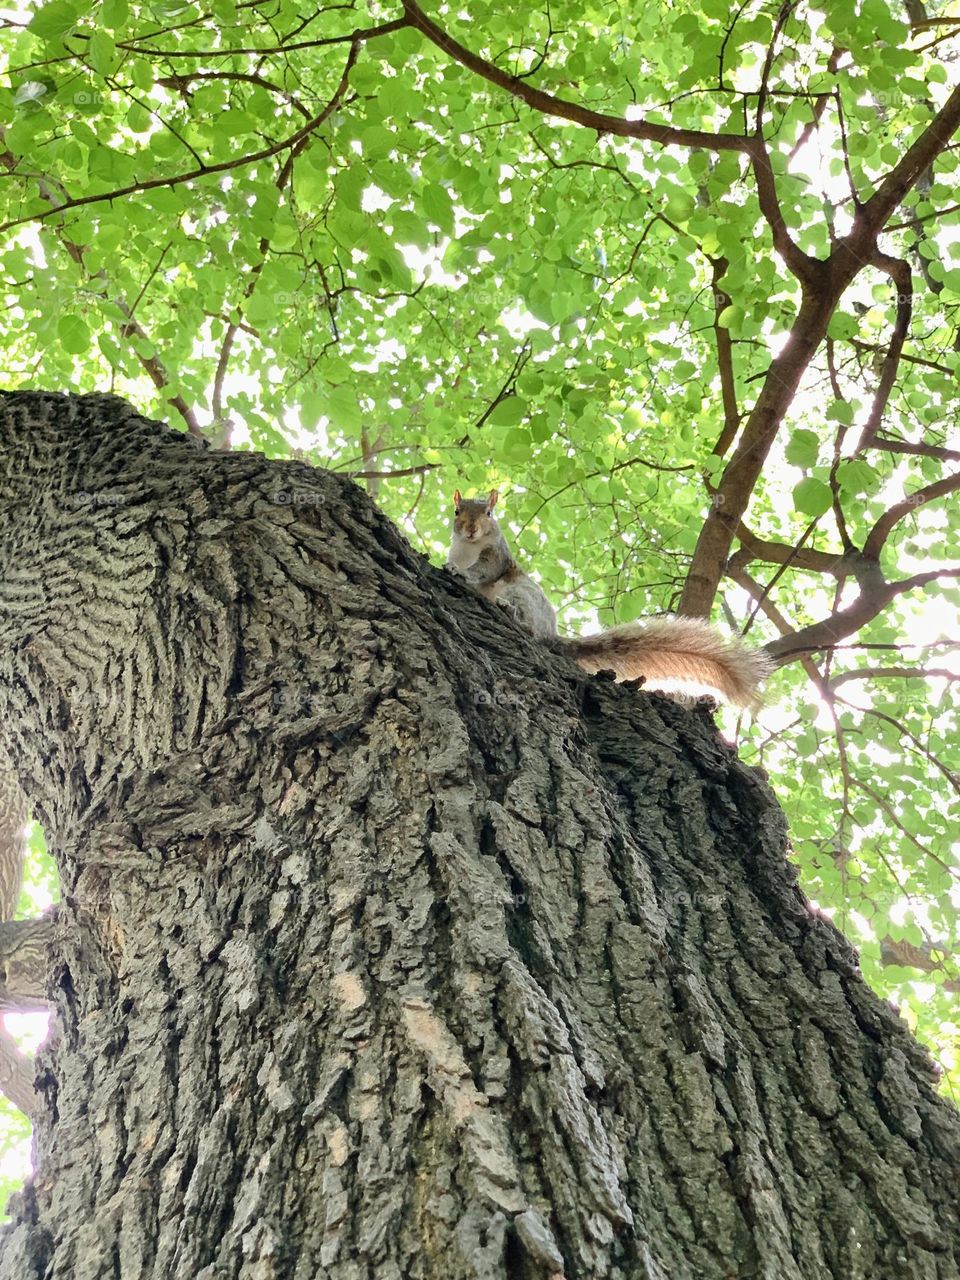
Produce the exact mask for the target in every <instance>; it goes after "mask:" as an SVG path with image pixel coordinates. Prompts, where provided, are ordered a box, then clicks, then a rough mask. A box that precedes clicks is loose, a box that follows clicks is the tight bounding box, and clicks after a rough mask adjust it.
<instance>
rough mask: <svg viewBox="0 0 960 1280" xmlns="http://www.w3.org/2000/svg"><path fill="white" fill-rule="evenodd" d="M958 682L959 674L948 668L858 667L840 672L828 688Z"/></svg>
mask: <svg viewBox="0 0 960 1280" xmlns="http://www.w3.org/2000/svg"><path fill="white" fill-rule="evenodd" d="M886 679H900V680H960V672H958V671H951V670H950V669H949V668H948V667H928V668H923V667H860V668H859V669H858V670H856V671H841V673H840V674H839V675H838V676H834V677H833V678H832V679H831V681H830V688H831V689H836V688H837V687H838V686H839V685H841V684H848V683H849V682H850V681H851V680H886Z"/></svg>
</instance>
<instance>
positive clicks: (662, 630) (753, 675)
mask: <svg viewBox="0 0 960 1280" xmlns="http://www.w3.org/2000/svg"><path fill="white" fill-rule="evenodd" d="M551 647H556V648H557V649H559V650H560V652H561V653H566V654H568V655H569V656H570V657H571V658H573V660H574V662H577V663H579V665H580V666H581V667H583V669H584V670H585V671H590V672H596V671H612V672H613V673H614V674H615V675H616V676H617V678H618V679H619V680H637V679H639V678H640V677H641V676H642V677H643V678H644V679H646V680H647V681H649V683H650V684H651V685H653V686H656V685H658V684H659V683H660V682H661V681H666V682H669V683H670V684H676V683H678V682H679V683H686V682H688V681H689V682H690V683H691V684H695V685H708V686H709V687H710V688H711V689H715V690H716V691H717V692H718V693H720V694H721V695H722V696H723V697H724V698H725V699H726V700H727V701H728V702H731V703H733V704H734V706H738V707H750V708H756V707H757V706H758V705H759V698H758V696H757V686H758V685H759V684H760V682H761V680H763V679H764V677H765V676H767V675H769V674H770V672H771V671H772V670H773V666H772V664H771V663H770V662H769V660H768V659H767V658H766V657H765V656H764V654H762V653H761V652H760V651H759V650H757V649H749V648H747V646H746V645H744V644H741V643H740V641H739V640H732V639H727V637H726V636H723V635H721V634H720V632H719V631H715V630H714V629H713V627H711V626H709V625H708V624H707V623H706V622H699V621H697V619H695V618H651V619H650V621H649V622H643V623H629V624H627V625H626V626H623V627H614V628H612V630H610V631H603V632H601V633H600V634H599V635H595V636H579V637H569V638H567V637H565V638H561V639H560V640H558V641H554V643H553V645H552V646H551Z"/></svg>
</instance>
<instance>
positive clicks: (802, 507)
mask: <svg viewBox="0 0 960 1280" xmlns="http://www.w3.org/2000/svg"><path fill="white" fill-rule="evenodd" d="M832 502H833V498H832V496H831V493H830V487H829V485H825V484H824V483H823V481H822V480H815V479H813V477H812V476H811V477H808V478H807V479H806V480H801V481H800V483H799V484H798V485H796V486H795V488H794V490H793V505H794V507H795V508H796V509H797V511H800V512H802V513H803V514H804V515H805V516H811V517H813V516H822V515H823V513H824V512H825V511H829V510H830V506H831V504H832Z"/></svg>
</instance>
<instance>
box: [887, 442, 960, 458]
mask: <svg viewBox="0 0 960 1280" xmlns="http://www.w3.org/2000/svg"><path fill="white" fill-rule="evenodd" d="M872 447H873V448H874V449H883V450H884V451H885V452H886V453H911V454H916V455H917V456H918V457H921V458H936V459H937V460H938V461H940V462H960V449H942V448H941V447H940V446H939V445H936V444H924V443H923V442H922V441H918V442H917V443H914V442H913V441H911V440H891V439H890V438H889V436H877V437H876V439H875V440H874V441H873V446H872Z"/></svg>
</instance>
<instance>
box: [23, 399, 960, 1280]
mask: <svg viewBox="0 0 960 1280" xmlns="http://www.w3.org/2000/svg"><path fill="white" fill-rule="evenodd" d="M0 723H2V725H3V726H4V731H5V733H6V737H7V739H8V741H7V746H8V748H9V752H10V757H11V759H12V760H13V762H14V764H15V766H16V769H17V772H18V774H19V777H20V779H21V782H22V784H23V787H24V790H25V792H26V793H27V795H28V796H29V797H30V799H31V800H32V802H33V805H34V810H35V812H36V814H37V816H38V817H39V818H40V820H41V821H42V822H43V823H44V825H45V828H46V831H47V835H48V840H49V843H50V847H51V848H52V849H53V850H54V851H55V853H56V857H57V861H58V865H59V868H60V873H61V876H62V879H63V895H64V896H63V906H62V918H61V924H60V929H59V933H60V938H59V941H58V944H57V953H56V956H55V958H54V969H53V975H52V980H51V982H52V986H51V995H52V998H53V1004H54V1016H53V1031H52V1034H51V1038H50V1042H49V1044H48V1045H47V1046H46V1048H44V1049H43V1050H42V1051H41V1053H40V1056H39V1061H38V1079H37V1088H38V1090H39V1093H40V1097H39V1101H38V1115H37V1120H36V1147H37V1173H36V1177H35V1178H34V1180H33V1181H32V1182H31V1183H29V1184H28V1186H27V1188H26V1189H25V1191H24V1192H23V1194H22V1195H21V1196H19V1197H18V1198H16V1200H15V1202H14V1205H13V1208H12V1215H13V1221H12V1223H11V1225H10V1227H9V1228H8V1229H7V1230H6V1233H5V1235H4V1236H3V1238H2V1244H0V1278H2V1280H14V1278H15V1280H26V1278H28V1277H38V1278H39V1277H43V1278H44V1280H55V1278H56V1280H61V1278H62V1280H68V1278H69V1280H94V1278H96V1280H99V1278H100V1277H103V1278H104V1280H106V1278H107V1277H110V1278H111V1280H117V1278H119V1280H145V1278H147V1277H155V1278H160V1277H163V1278H167V1277H177V1278H178V1280H179V1278H181V1277H182V1278H183V1280H234V1278H235V1277H238V1278H239V1277H242V1278H243V1280H247V1278H250V1280H254V1278H255V1280H294V1278H295V1280H318V1278H324V1280H326V1278H329V1280H360V1277H376V1278H377V1280H434V1278H436V1280H440V1278H441V1277H443V1280H468V1278H469V1280H479V1278H480V1277H483V1278H485V1280H487V1278H489V1280H499V1278H500V1277H519V1278H521V1280H534V1278H543V1280H546V1278H547V1277H566V1278H567V1280H587V1278H589V1280H594V1278H595V1277H610V1278H611V1280H612V1278H614V1277H616V1278H618V1280H635V1278H638V1280H639V1278H643V1280H654V1278H657V1280H686V1278H687V1277H689V1278H690V1280H694V1278H696V1280H721V1278H727V1277H740V1278H744V1277H764V1278H765V1280H795V1278H799V1277H805V1278H806V1277H810V1280H823V1278H824V1277H837V1280H841V1278H842V1280H856V1278H857V1277H862V1278H863V1280H885V1278H887V1277H889V1278H890V1280H905V1278H912V1277H918V1278H919V1277H922V1278H923V1280H934V1278H936V1280H947V1278H948V1277H958V1276H960V1231H958V1221H957V1208H956V1206H955V1204H954V1194H953V1193H954V1189H955V1184H956V1177H957V1171H958V1164H960V1161H958V1152H960V1125H958V1117H957V1116H956V1114H955V1113H954V1112H953V1110H952V1109H951V1108H950V1107H949V1106H948V1105H947V1104H945V1103H944V1102H943V1101H942V1100H939V1099H938V1098H937V1097H936V1096H935V1094H934V1090H933V1071H932V1067H931V1063H930V1061H929V1059H928V1057H927V1055H926V1053H925V1052H924V1051H923V1050H922V1049H921V1048H920V1047H919V1046H918V1045H917V1043H916V1042H915V1041H914V1040H913V1039H912V1038H911V1037H910V1035H909V1033H908V1032H907V1030H906V1028H905V1027H904V1025H903V1024H902V1023H901V1022H900V1020H899V1019H898V1018H897V1017H896V1015H895V1014H894V1013H893V1012H892V1011H891V1010H890V1008H889V1007H888V1006H887V1005H886V1004H884V1003H883V1002H882V1001H881V1000H879V999H878V998H877V997H876V996H875V995H874V994H873V993H872V992H871V991H870V990H869V989H868V988H867V987H866V986H865V985H864V983H863V981H862V979H861V977H860V976H859V973H858V970H857V963H856V958H855V956H854V954H853V953H852V951H851V950H850V948H849V946H848V945H847V944H846V943H845V942H844V940H843V938H842V937H841V936H840V935H839V934H838V933H837V931H836V930H835V929H834V928H833V927H832V926H831V925H830V924H829V923H828V922H827V921H825V920H824V919H822V918H821V917H820V916H818V914H817V913H816V912H815V911H814V910H812V909H811V907H810V906H809V904H807V903H806V902H805V901H804V899H803V897H802V896H801V894H800V893H799V892H798V890H797V888H796V887H795V884H794V878H793V874H792V872H791V870H790V868H789V867H788V865H787V863H786V862H785V859H784V847H785V834H784V823H783V818H782V815H781V813H780V811H779V809H778V807H777V805H776V803H775V802H774V799H773V797H772V795H771V793H770V791H769V790H768V788H767V786H766V785H765V784H764V782H763V780H762V778H761V777H760V776H759V775H758V773H757V772H756V771H754V770H752V769H749V768H746V767H745V766H744V765H742V764H741V763H740V762H739V761H738V760H737V759H736V757H735V755H734V754H733V752H732V751H731V750H730V748H729V747H728V746H727V745H726V744H725V743H724V742H723V741H722V739H720V738H719V737H718V735H717V733H716V730H715V728H714V726H713V724H712V722H711V719H710V716H709V714H708V713H707V712H706V711H705V710H703V709H700V710H693V711H691V710H687V709H684V708H683V707H681V706H679V705H678V704H676V703H674V702H671V701H670V700H668V699H667V698H664V697H661V696H658V695H647V694H644V693H638V692H637V690H636V689H635V688H632V687H626V686H621V685H616V684H614V683H613V682H612V681H610V680H607V679H603V678H600V679H596V678H592V677H588V676H586V675H585V674H584V673H582V672H581V671H579V670H578V669H577V668H576V667H574V666H572V665H571V664H569V663H568V662H567V661H566V660H565V659H563V658H561V657H557V656H553V655H551V654H549V653H547V652H546V651H545V650H543V649H542V648H540V647H539V646H538V645H537V644H536V643H534V642H532V641H530V640H528V639H527V638H526V637H525V636H524V635H522V634H521V633H520V632H518V630H517V629H516V627H515V626H514V625H513V623H512V622H511V621H510V619H509V618H508V617H505V616H503V614H502V613H501V612H498V611H497V610H496V609H494V608H492V607H491V606H489V605H487V604H486V603H485V602H484V601H482V600H480V599H479V597H475V596H473V595H472V594H471V593H470V592H469V590H467V589H466V588H465V587H463V586H461V585H460V584H458V583H457V581H455V580H454V579H453V578H452V577H451V576H450V575H448V574H446V573H445V572H442V571H438V570H436V569H434V568H432V567H431V566H430V565H429V564H428V563H427V562H426V561H425V560H424V559H423V558H422V557H421V556H419V555H417V554H416V553H415V552H413V551H412V550H411V548H410V547H409V546H408V545H407V543H406V542H404V541H403V539H402V538H401V537H400V536H399V534H398V533H397V532H396V530H395V529H394V528H393V527H392V526H391V525H390V524H389V523H388V522H387V521H386V520H385V519H384V518H383V517H382V516H381V515H380V514H379V513H378V512H377V510H376V509H375V508H374V506H373V505H372V503H371V502H370V501H369V499H368V498H367V497H366V496H365V495H364V494H363V493H361V492H360V491H359V490H358V489H357V488H355V487H354V486H353V485H351V484H350V483H349V482H348V481H346V480H345V479H343V478H340V477H338V476H336V475H333V474H330V473H326V472H322V471H316V470H311V469H310V468H308V467H306V466H303V465H301V464H278V463H271V462H268V461H265V460H264V459H262V458H260V457H257V456H254V455H249V454H217V453H215V452H211V451H205V450H204V449H203V448H202V447H198V446H197V445H196V444H195V443H194V442H192V441H191V440H190V439H188V438H187V437H185V436H181V435H177V434H175V433H173V432H170V431H168V430H166V429H165V428H163V427H160V426H158V425H157V424H155V423H151V422H148V421H146V420H144V419H142V418H140V417H138V416H137V415H136V414H135V413H134V412H133V410H131V409H130V408H128V407H127V406H126V405H124V404H123V403H122V402H121V401H119V400H116V399H113V398H111V397H95V396H90V397H58V396H52V395H42V394H27V393H21V394H14V395H7V396H4V397H2V403H0Z"/></svg>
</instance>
